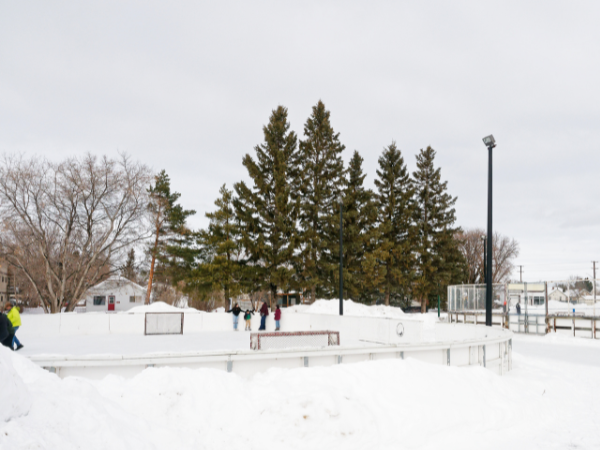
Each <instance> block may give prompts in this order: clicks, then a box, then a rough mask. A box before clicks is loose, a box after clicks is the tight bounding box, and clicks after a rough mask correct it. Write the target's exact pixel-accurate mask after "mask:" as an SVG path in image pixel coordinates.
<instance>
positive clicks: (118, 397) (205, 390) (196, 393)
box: [0, 336, 600, 450]
mask: <svg viewBox="0 0 600 450" xmlns="http://www.w3.org/2000/svg"><path fill="white" fill-rule="evenodd" d="M523 338H524V339H522V338H521V337H520V336H519V337H516V338H515V341H514V355H513V362H514V370H513V371H512V372H510V373H509V374H507V375H505V376H499V375H495V374H494V373H492V372H491V371H489V370H486V369H483V368H481V367H471V368H456V367H446V366H438V365H432V364H427V363H424V362H420V361H416V360H411V359H407V360H375V361H369V362H363V363H357V364H347V365H346V364H342V365H336V366H331V367H314V368H298V369H289V370H285V369H270V370H269V371H267V372H265V373H262V374H258V375H256V376H254V377H252V378H249V379H246V378H242V377H240V376H237V375H235V374H232V373H226V372H223V371H217V370H211V369H198V370H192V369H186V368H149V369H146V370H145V371H144V372H142V373H140V374H139V375H138V376H136V377H135V378H133V379H129V380H127V379H123V378H120V377H116V376H108V377H106V378H105V379H103V380H100V381H89V380H85V379H82V378H66V379H64V380H61V379H59V378H58V377H56V376H55V375H54V374H51V373H49V372H46V371H44V370H43V369H40V368H39V367H37V366H35V365H34V364H33V363H31V362H30V361H28V360H27V359H26V358H24V357H22V356H21V355H20V354H18V353H10V352H6V351H5V352H4V354H3V357H8V358H10V359H11V360H12V364H13V366H14V368H15V370H16V372H17V373H18V375H19V376H20V377H21V378H22V380H23V382H24V384H25V385H26V386H27V388H28V389H29V391H30V393H31V397H32V400H33V403H32V407H31V409H30V411H29V414H28V415H26V416H22V417H18V418H17V417H14V418H12V419H11V420H10V421H8V422H6V423H0V449H2V450H8V449H10V450H19V449H30V448H36V449H52V450H54V449H58V448H60V449H65V450H70V449H76V448H81V449H86V450H95V449H106V448H111V449H114V450H119V449H127V450H137V449H155V450H160V449H173V448H177V449H221V448H248V449H258V448H260V449H265V450H269V449H278V450H280V449H306V448H310V449H331V448H335V449H338V448H339V449H365V448H374V449H401V448H411V449H439V448H449V449H454V448H460V449H481V448H486V449H502V450H505V449H507V448H524V449H548V448H557V449H558V448H582V449H591V448H598V447H600V429H599V428H598V426H597V420H598V406H597V405H598V404H599V402H600V390H598V389H596V386H597V380H598V377H599V376H600V367H599V366H598V365H590V364H588V365H585V364H583V362H584V360H585V359H586V357H587V355H588V353H586V352H585V351H587V350H590V348H589V347H590V345H591V346H592V347H594V349H595V350H596V351H598V350H600V342H592V341H589V340H582V339H572V340H561V343H560V344H557V343H554V342H552V340H551V339H546V338H540V337H529V336H527V337H523ZM527 343H529V345H530V347H529V349H531V348H535V346H541V347H550V348H553V347H554V346H557V345H561V346H564V347H565V348H567V349H568V350H570V353H571V354H572V355H573V358H575V360H577V359H578V358H579V359H580V361H579V362H578V363H576V362H568V361H564V360H562V359H561V357H560V355H559V356H558V357H555V358H545V357H538V356H537V355H536V352H535V350H534V351H533V353H530V352H529V351H530V350H526V351H525V353H524V354H521V347H523V348H525V347H524V344H527ZM582 343H584V344H582ZM590 343H591V344H590ZM532 345H533V347H532ZM582 349H584V350H585V351H582ZM2 379H3V380H4V377H3V378H2ZM4 405H5V403H4V402H2V407H4Z"/></svg>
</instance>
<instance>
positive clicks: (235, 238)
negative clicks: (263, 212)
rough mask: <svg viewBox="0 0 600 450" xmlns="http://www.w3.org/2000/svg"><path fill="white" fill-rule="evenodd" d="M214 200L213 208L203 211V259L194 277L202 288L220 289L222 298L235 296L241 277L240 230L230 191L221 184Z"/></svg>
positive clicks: (239, 287) (201, 242) (201, 237)
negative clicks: (206, 223) (204, 219)
mask: <svg viewBox="0 0 600 450" xmlns="http://www.w3.org/2000/svg"><path fill="white" fill-rule="evenodd" d="M219 194H221V196H220V197H219V198H218V199H217V200H215V206H216V207H217V209H216V210H215V211H214V212H210V213H206V217H207V218H208V219H210V223H209V225H208V229H206V230H202V231H201V232H200V244H201V246H202V247H203V251H204V255H205V259H206V260H205V261H204V263H203V264H200V266H199V267H198V270H197V271H196V276H195V278H196V280H197V281H198V282H199V284H200V285H201V286H203V287H204V289H205V290H221V291H222V292H223V295H224V297H225V299H229V298H231V297H232V296H235V295H239V294H240V292H241V279H242V269H243V267H242V260H241V258H242V248H241V243H240V230H239V226H238V221H237V218H236V215H235V211H234V208H233V191H230V190H228V189H227V187H226V186H225V185H223V186H221V189H219Z"/></svg>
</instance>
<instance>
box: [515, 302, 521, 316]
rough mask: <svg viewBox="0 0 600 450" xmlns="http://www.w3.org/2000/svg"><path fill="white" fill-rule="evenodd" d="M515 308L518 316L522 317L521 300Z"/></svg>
mask: <svg viewBox="0 0 600 450" xmlns="http://www.w3.org/2000/svg"><path fill="white" fill-rule="evenodd" d="M515 308H517V314H518V315H521V300H519V301H518V302H517V304H516V306H515Z"/></svg>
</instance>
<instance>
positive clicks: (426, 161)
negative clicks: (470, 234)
mask: <svg viewBox="0 0 600 450" xmlns="http://www.w3.org/2000/svg"><path fill="white" fill-rule="evenodd" d="M435 154H436V152H435V150H433V149H432V148H431V147H427V148H426V149H425V150H423V149H421V151H420V152H419V154H418V155H417V170H416V171H415V172H414V174H413V178H414V185H415V190H416V195H415V203H416V205H415V213H414V219H415V223H416V229H417V235H416V246H415V250H416V252H417V261H416V276H415V282H414V287H413V294H414V296H415V297H416V298H418V299H419V300H420V301H421V312H426V311H427V304H428V302H429V297H430V296H431V295H434V294H436V293H438V294H441V293H443V292H444V291H445V288H446V286H447V285H448V284H449V283H450V281H451V280H452V278H456V277H457V276H460V268H461V267H462V257H461V255H460V251H459V248H458V242H457V241H456V239H455V235H456V232H457V231H458V228H455V226H454V224H455V222H456V216H455V209H454V204H455V203H456V197H452V196H451V195H450V194H448V192H447V185H448V182H446V181H444V182H442V181H441V174H440V168H437V169H436V168H435V166H434V159H435Z"/></svg>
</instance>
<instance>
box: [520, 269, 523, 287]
mask: <svg viewBox="0 0 600 450" xmlns="http://www.w3.org/2000/svg"><path fill="white" fill-rule="evenodd" d="M522 282H523V266H519V283H522Z"/></svg>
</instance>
